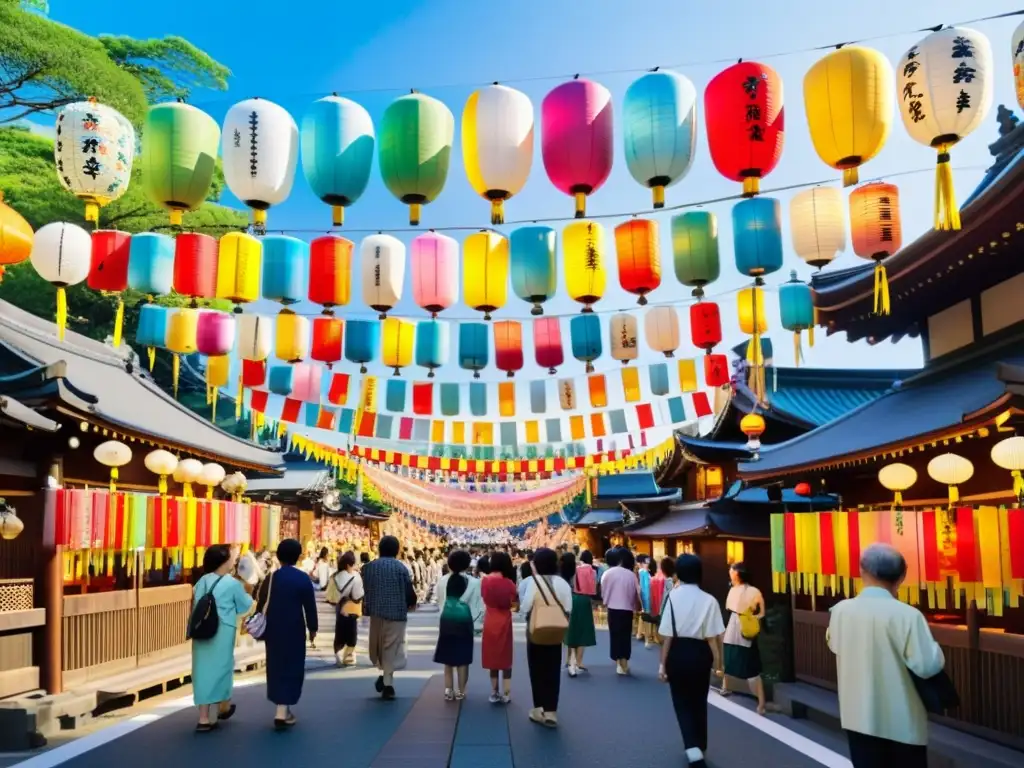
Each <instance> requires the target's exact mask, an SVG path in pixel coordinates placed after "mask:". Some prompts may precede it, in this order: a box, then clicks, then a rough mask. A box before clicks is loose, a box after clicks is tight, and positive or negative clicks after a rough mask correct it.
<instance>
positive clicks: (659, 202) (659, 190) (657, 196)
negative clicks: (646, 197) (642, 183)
mask: <svg viewBox="0 0 1024 768" xmlns="http://www.w3.org/2000/svg"><path fill="white" fill-rule="evenodd" d="M651 196H652V197H653V198H654V207H655V208H664V207H665V186H664V185H663V184H656V185H655V186H653V187H651Z"/></svg>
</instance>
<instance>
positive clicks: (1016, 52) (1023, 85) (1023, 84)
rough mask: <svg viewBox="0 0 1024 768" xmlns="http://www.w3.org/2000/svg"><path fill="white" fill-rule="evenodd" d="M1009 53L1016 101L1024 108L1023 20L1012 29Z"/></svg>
mask: <svg viewBox="0 0 1024 768" xmlns="http://www.w3.org/2000/svg"><path fill="white" fill-rule="evenodd" d="M1010 53H1011V55H1012V57H1013V58H1012V61H1013V85H1014V90H1015V91H1016V92H1017V103H1018V104H1019V105H1020V107H1021V109H1024V21H1022V22H1021V23H1020V24H1018V25H1017V28H1016V29H1015V30H1013V38H1012V39H1011V41H1010Z"/></svg>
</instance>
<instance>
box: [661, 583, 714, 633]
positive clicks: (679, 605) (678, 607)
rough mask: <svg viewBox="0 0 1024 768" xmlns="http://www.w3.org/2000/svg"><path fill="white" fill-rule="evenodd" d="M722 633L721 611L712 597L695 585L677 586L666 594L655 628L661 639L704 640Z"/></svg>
mask: <svg viewBox="0 0 1024 768" xmlns="http://www.w3.org/2000/svg"><path fill="white" fill-rule="evenodd" d="M673 618H674V620H675V621H674V625H673ZM724 632H725V622H723V621H722V609H721V607H720V606H719V605H718V601H717V600H716V599H715V598H714V597H712V596H711V595H709V594H708V593H707V592H705V591H704V590H702V589H701V588H700V587H698V586H697V585H696V584H680V585H679V586H678V587H676V588H675V589H673V590H672V591H671V592H669V595H668V600H666V604H665V610H664V611H663V612H662V614H661V625H660V626H659V627H658V634H660V635H661V636H662V637H689V638H693V639H695V640H707V639H708V638H711V637H718V636H719V635H721V634H722V633H724Z"/></svg>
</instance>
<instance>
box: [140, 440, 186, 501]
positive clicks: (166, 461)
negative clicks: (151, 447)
mask: <svg viewBox="0 0 1024 768" xmlns="http://www.w3.org/2000/svg"><path fill="white" fill-rule="evenodd" d="M143 462H144V463H145V465H146V469H148V470H149V471H150V472H152V473H153V474H154V475H159V476H160V486H159V487H160V495H161V496H163V495H164V494H166V493H167V476H168V475H172V474H174V470H175V469H177V467H178V457H177V456H175V455H174V454H173V453H171V452H170V451H165V450H163V449H161V448H158V449H157V450H155V451H150V452H149V453H147V454H146V458H145V459H143Z"/></svg>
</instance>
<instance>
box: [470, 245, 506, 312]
mask: <svg viewBox="0 0 1024 768" xmlns="http://www.w3.org/2000/svg"><path fill="white" fill-rule="evenodd" d="M508 270H509V247H508V240H507V239H506V238H505V237H504V236H503V235H500V234H498V233H497V232H489V231H486V230H484V231H480V232H474V233H473V234H472V235H470V236H469V237H467V238H466V242H465V244H464V245H463V254H462V294H463V300H464V301H465V303H466V305H467V306H469V307H470V308H472V309H475V310H476V311H478V312H483V313H484V320H490V319H491V312H494V311H495V310H497V309H501V308H502V307H503V306H505V302H506V301H508Z"/></svg>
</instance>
